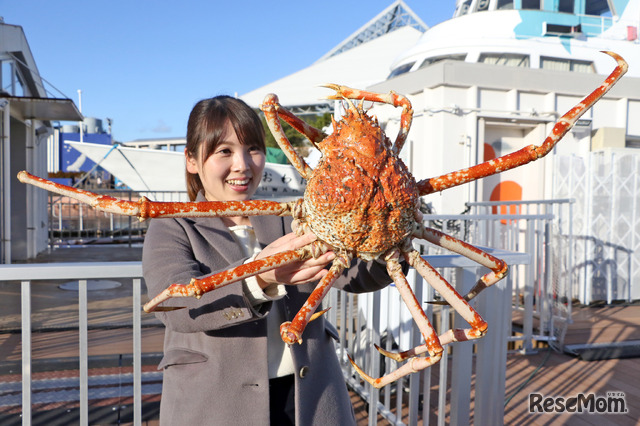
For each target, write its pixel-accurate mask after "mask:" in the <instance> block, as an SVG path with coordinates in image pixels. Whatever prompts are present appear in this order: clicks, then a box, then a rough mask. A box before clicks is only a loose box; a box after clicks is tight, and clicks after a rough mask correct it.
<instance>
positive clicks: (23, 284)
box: [0, 262, 142, 425]
mask: <svg viewBox="0 0 640 426" xmlns="http://www.w3.org/2000/svg"><path fill="white" fill-rule="evenodd" d="M106 278H126V279H131V282H132V289H133V306H132V316H133V347H132V353H133V406H134V410H133V418H134V424H136V425H140V424H141V423H142V412H141V407H142V370H141V365H142V364H141V359H142V338H141V306H142V303H141V282H142V265H141V263H140V262H86V263H46V264H25V265H1V266H0V282H11V281H19V285H20V305H21V344H22V389H21V395H22V424H23V425H30V424H31V419H32V410H31V405H32V357H31V347H32V346H31V343H32V339H31V331H32V322H31V301H32V300H31V285H32V282H33V281H51V280H74V279H75V280H79V284H78V302H79V303H78V305H79V308H78V317H79V322H78V331H79V342H78V348H79V376H80V377H79V403H80V423H79V424H81V425H86V424H88V419H89V349H88V309H87V306H88V303H87V280H91V279H106ZM16 285H17V284H16ZM54 285H55V284H54Z"/></svg>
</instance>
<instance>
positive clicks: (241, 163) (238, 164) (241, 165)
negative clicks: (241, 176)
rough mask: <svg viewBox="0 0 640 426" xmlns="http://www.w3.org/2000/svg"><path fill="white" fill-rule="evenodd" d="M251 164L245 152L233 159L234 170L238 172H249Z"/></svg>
mask: <svg viewBox="0 0 640 426" xmlns="http://www.w3.org/2000/svg"><path fill="white" fill-rule="evenodd" d="M248 164H249V158H248V155H247V154H246V153H244V152H241V153H240V152H239V153H237V155H235V156H234V159H233V168H234V169H235V170H236V171H244V170H247V168H248Z"/></svg>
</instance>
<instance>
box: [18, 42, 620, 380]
mask: <svg viewBox="0 0 640 426" xmlns="http://www.w3.org/2000/svg"><path fill="white" fill-rule="evenodd" d="M605 53H607V54H608V55H610V56H612V57H613V58H614V59H615V60H616V61H617V67H616V68H615V69H614V71H613V72H612V73H611V74H610V75H609V76H608V77H607V78H606V80H605V81H604V82H603V83H602V84H601V85H600V86H599V87H598V88H597V89H596V90H594V91H593V92H592V93H591V94H589V95H588V96H587V97H586V98H584V99H583V100H582V102H580V103H579V104H578V105H576V106H575V107H574V108H572V109H571V110H570V111H569V112H567V113H566V114H565V115H563V116H562V117H561V118H560V119H559V120H558V121H557V123H556V124H555V126H554V127H553V130H552V132H551V134H550V135H549V136H548V137H547V138H546V139H545V141H544V143H543V144H542V145H540V146H536V145H531V146H528V147H525V148H522V149H520V150H518V151H516V152H513V153H511V154H508V155H505V156H503V157H500V158H496V159H493V160H491V161H488V162H485V163H482V164H478V165H476V166H473V167H470V168H467V169H463V170H459V171H456V172H452V173H448V174H445V175H442V176H437V177H434V178H430V179H423V180H420V181H416V180H415V179H414V177H413V176H412V174H411V173H410V172H409V170H408V169H407V167H406V166H405V164H404V163H403V162H402V160H400V158H399V157H398V154H399V153H400V151H401V150H402V146H403V144H404V142H405V140H406V138H407V135H408V133H409V129H410V127H411V121H412V117H413V110H412V107H411V103H410V102H409V100H408V99H407V98H406V97H405V96H402V95H399V94H396V93H394V92H390V93H388V94H380V93H373V92H369V91H364V90H357V89H352V88H349V87H346V86H341V85H337V84H328V85H326V86H325V87H327V88H329V89H332V90H333V91H334V92H335V93H334V94H333V95H330V96H328V97H327V99H334V100H343V101H344V102H346V105H347V109H346V112H345V114H344V116H343V117H342V119H341V120H340V121H338V122H336V121H335V120H333V123H332V124H333V129H334V130H333V132H332V133H331V134H330V135H326V134H325V133H323V132H322V131H320V130H318V129H315V128H313V127H311V126H309V125H307V124H306V123H305V122H303V121H302V120H300V119H299V118H297V117H296V116H295V115H293V114H292V113H291V112H290V111H288V110H287V109H286V108H284V107H282V106H281V105H280V103H279V101H278V97H277V96H276V95H274V94H270V95H267V97H266V98H265V100H264V102H263V104H262V106H261V109H262V111H263V112H264V114H265V116H266V119H267V123H268V125H269V128H270V130H271V132H272V133H273V135H274V136H275V138H276V140H277V142H278V144H279V145H280V147H281V148H282V149H283V151H284V152H285V154H286V155H287V157H288V159H289V161H290V162H291V164H293V166H294V167H295V168H296V169H297V171H298V172H299V173H300V174H301V176H302V177H304V178H305V179H306V180H307V182H308V184H307V187H306V190H305V194H304V197H303V198H302V199H299V200H297V201H293V202H275V201H260V200H248V201H229V202H214V201H210V202H186V203H164V202H152V201H149V200H147V199H146V198H144V197H143V198H142V199H141V200H140V201H139V202H130V201H124V200H119V199H115V198H113V197H109V196H101V195H97V194H93V193H91V192H88V191H84V190H80V189H75V188H70V187H66V186H64V185H60V184H57V183H54V182H51V181H48V180H46V179H42V178H38V177H36V176H33V175H30V174H29V173H27V172H26V171H23V172H20V173H19V174H18V178H19V180H20V181H22V182H25V183H29V184H32V185H35V186H38V187H41V188H44V189H47V190H49V191H52V192H56V193H58V194H62V195H66V196H69V197H73V198H75V199H78V200H79V201H81V202H84V203H87V204H90V205H92V206H93V207H95V208H96V209H98V210H102V211H106V212H111V213H116V214H123V215H132V216H137V217H139V218H140V220H144V219H147V218H161V217H190V216H191V217H193V216H217V217H224V216H250V215H280V216H285V215H290V216H293V218H294V219H295V220H296V221H297V223H299V226H298V227H297V229H296V232H297V233H298V234H302V233H304V232H313V233H314V234H315V235H316V236H317V241H314V242H313V243H311V244H309V245H307V246H305V247H302V248H299V249H297V250H290V251H285V252H281V253H278V254H275V255H273V256H270V257H267V258H264V259H260V260H256V261H253V262H250V263H247V264H244V265H241V266H238V267H236V268H233V269H230V270H227V271H224V272H221V273H217V274H214V275H211V276H209V277H205V278H203V279H200V280H199V279H192V280H191V282H190V283H189V284H186V285H183V284H173V285H171V286H169V287H168V288H167V289H166V290H164V291H163V292H162V293H160V294H159V295H157V296H155V297H154V298H153V299H151V300H150V301H149V302H148V303H147V304H145V305H144V310H145V311H147V312H152V311H159V310H172V309H176V308H171V307H162V306H160V305H161V304H162V302H164V301H166V300H168V299H169V298H174V297H197V298H199V297H201V296H202V295H203V294H204V293H206V292H209V291H214V290H215V289H217V288H220V287H223V286H225V285H227V284H230V283H232V282H236V281H239V280H242V279H244V278H247V277H249V276H252V275H255V274H258V273H261V272H264V271H267V270H271V269H274V268H278V267H280V266H283V265H286V264H289V263H291V262H295V261H299V260H303V259H308V258H310V257H311V256H314V257H317V256H319V255H320V254H321V253H324V252H326V251H327V250H333V251H334V252H335V254H336V257H335V259H334V260H333V262H332V264H331V266H330V268H329V272H328V274H327V275H326V276H325V277H324V278H323V279H322V280H320V282H319V283H318V284H317V286H316V288H315V289H314V291H313V292H312V293H311V295H310V296H309V298H308V299H307V301H306V303H305V304H304V305H303V306H302V308H301V309H300V311H299V312H298V313H297V314H296V316H295V317H294V318H293V319H292V320H291V321H288V322H285V323H283V324H282V325H281V327H280V334H281V337H282V339H283V340H284V341H285V342H286V343H288V344H290V345H291V344H294V343H301V342H302V335H303V331H304V329H305V327H306V325H307V324H308V322H309V321H311V320H313V319H315V317H316V316H317V315H318V314H321V313H322V311H321V312H319V313H316V310H317V308H318V307H319V306H320V303H321V301H322V299H323V298H324V297H325V295H326V294H327V292H328V291H329V289H330V288H331V286H332V284H333V283H334V281H335V280H336V278H337V277H338V276H339V275H340V274H341V273H342V271H343V270H344V269H345V268H348V267H349V265H350V264H351V261H352V260H353V259H354V258H360V259H362V260H364V261H376V260H377V261H380V262H384V263H385V264H386V268H387V271H388V273H389V276H390V277H391V279H392V280H393V282H394V283H395V286H396V288H397V289H398V291H399V292H400V295H401V297H402V299H403V301H404V303H405V305H406V306H407V308H408V309H409V311H410V312H411V315H412V316H413V319H414V320H415V322H416V324H417V327H418V328H419V330H420V332H421V334H422V336H423V338H424V343H423V344H421V345H419V346H417V347H415V348H413V349H410V350H407V351H404V352H388V351H386V350H383V349H381V348H378V350H379V351H380V352H381V353H382V354H383V355H384V356H387V357H391V358H393V359H395V360H397V361H407V362H405V363H404V364H401V365H400V367H398V368H397V369H396V370H394V371H392V372H389V373H388V374H385V375H383V376H382V377H379V378H373V377H370V376H369V375H367V374H366V373H365V372H364V371H362V369H361V368H359V367H358V366H357V365H356V364H355V363H354V361H353V360H352V359H351V358H349V359H350V361H351V363H352V364H353V365H354V368H355V369H356V371H357V372H358V373H359V374H360V375H361V376H362V378H363V379H364V380H366V381H367V382H369V383H371V384H372V385H373V386H374V387H377V388H380V387H383V386H385V385H387V384H389V383H391V382H394V381H395V380H397V379H399V378H400V377H403V376H405V375H408V374H410V373H413V372H418V371H421V370H423V369H425V368H427V367H429V366H431V365H433V364H435V363H437V362H438V361H439V360H440V359H441V358H442V356H443V351H444V349H443V346H444V345H447V344H449V343H451V342H458V341H466V340H474V339H478V338H481V337H482V336H484V335H485V333H486V332H487V323H486V322H485V321H484V320H483V319H482V317H481V316H480V314H479V313H478V312H476V310H475V309H474V308H473V307H472V306H471V305H470V303H469V302H470V301H471V300H472V299H473V298H474V297H475V296H477V295H478V293H480V292H481V291H482V290H484V289H486V288H487V287H490V286H492V285H493V284H495V283H496V282H498V281H499V280H501V279H502V278H503V277H505V276H506V274H507V271H508V266H507V264H506V263H505V262H504V261H502V260H500V259H498V258H496V257H494V256H492V255H491V254H489V253H487V252H485V251H483V250H481V249H479V248H476V247H474V246H472V245H470V244H468V243H466V242H464V241H461V240H459V239H456V238H454V237H452V236H449V235H446V234H444V233H442V232H440V231H438V230H436V229H432V228H429V227H426V226H425V225H424V224H423V223H422V215H421V213H420V210H419V206H420V197H421V196H424V195H427V194H431V193H434V192H439V191H443V190H445V189H448V188H451V187H454V186H458V185H462V184H464V183H467V182H470V181H473V180H476V179H480V178H483V177H486V176H489V175H493V174H496V173H500V172H503V171H505V170H509V169H512V168H515V167H518V166H521V165H524V164H526V163H529V162H531V161H535V160H537V159H539V158H541V157H543V156H545V155H546V154H548V153H549V152H550V151H551V150H552V148H553V147H554V146H555V144H556V143H558V141H560V139H562V137H563V136H564V135H565V134H566V133H567V132H568V131H569V130H570V129H571V127H572V126H573V125H574V123H575V122H576V121H577V120H578V118H579V117H580V116H581V115H582V114H584V113H585V111H587V110H588V109H589V108H590V107H591V106H593V105H594V104H595V103H596V102H597V101H598V100H599V99H600V98H601V97H602V96H603V95H604V94H605V93H606V92H607V91H608V90H609V89H610V88H611V87H612V86H613V85H614V84H615V83H616V82H617V81H618V79H620V77H621V76H622V75H623V74H624V73H625V72H626V69H627V64H626V62H625V61H624V60H623V59H622V58H621V57H620V56H618V55H617V54H615V53H612V52H605ZM352 100H357V101H359V102H355V103H354V102H352ZM364 101H369V102H377V103H384V104H390V105H393V106H394V107H398V108H402V113H401V121H400V130H399V132H398V135H397V136H396V138H395V141H394V142H393V143H392V142H391V141H390V139H389V138H388V137H387V136H386V135H385V134H384V132H383V131H382V129H381V128H380V126H379V125H378V122H377V119H376V118H374V117H371V116H370V115H368V114H367V113H366V112H365V111H364V109H363V104H364ZM280 119H283V120H284V121H286V122H287V123H289V124H290V125H291V126H292V127H294V128H295V129H296V130H297V131H299V132H300V133H301V134H303V135H304V136H306V137H307V138H308V139H309V140H310V141H311V143H312V144H313V145H314V146H315V147H316V148H318V149H319V150H320V151H321V152H322V159H321V161H320V163H319V164H318V166H317V167H316V168H315V169H311V167H309V165H308V164H306V163H305V161H304V160H303V159H302V158H301V157H300V156H299V155H298V154H297V153H296V152H295V151H294V149H293V147H292V145H291V143H290V142H289V140H288V139H287V137H286V136H285V134H284V131H283V129H282V126H281V121H280ZM413 239H424V240H427V241H429V242H430V243H432V244H435V245H436V246H439V247H442V248H444V249H447V250H449V251H452V252H454V253H458V254H460V255H462V256H465V257H467V258H469V259H472V260H473V261H475V262H477V263H478V264H480V265H482V266H484V267H487V268H488V269H489V272H487V273H486V274H484V275H483V276H482V277H481V278H480V279H479V280H478V282H477V283H476V284H475V286H474V287H473V288H472V289H471V290H470V292H469V293H467V294H466V295H465V296H461V295H460V294H459V293H458V292H457V291H456V290H455V289H454V288H453V287H452V286H451V285H450V284H449V283H448V282H447V281H446V280H445V279H444V278H443V277H442V276H441V275H440V274H439V273H438V271H436V269H434V268H433V267H432V266H431V265H430V264H429V262H427V261H426V260H425V259H423V258H422V257H421V256H420V254H419V253H418V252H417V251H416V250H415V249H413V247H412V240H413ZM402 261H404V262H406V263H407V264H408V265H409V266H411V267H413V268H415V269H416V270H417V272H418V273H420V275H422V277H424V279H425V280H426V282H427V283H429V284H430V285H431V286H432V287H433V288H434V289H435V290H436V291H437V292H438V293H439V294H440V295H441V296H442V298H443V299H444V300H445V301H446V303H448V304H449V305H451V307H453V309H455V310H456V311H457V312H458V313H459V314H460V316H461V317H462V318H463V319H464V320H465V321H466V322H467V323H468V324H469V326H470V327H469V328H462V329H451V330H448V331H447V332H445V333H444V334H442V335H438V334H437V332H436V330H435V329H434V327H433V325H432V324H431V323H430V321H429V319H428V318H427V316H426V314H425V312H424V310H423V309H422V307H421V305H420V302H419V301H418V300H417V299H416V297H415V295H414V293H413V291H412V290H411V287H410V286H409V284H408V282H407V279H406V277H405V275H404V273H403V271H402V265H401V262H402ZM425 353H428V356H426V355H425V356H421V355H423V354H425Z"/></svg>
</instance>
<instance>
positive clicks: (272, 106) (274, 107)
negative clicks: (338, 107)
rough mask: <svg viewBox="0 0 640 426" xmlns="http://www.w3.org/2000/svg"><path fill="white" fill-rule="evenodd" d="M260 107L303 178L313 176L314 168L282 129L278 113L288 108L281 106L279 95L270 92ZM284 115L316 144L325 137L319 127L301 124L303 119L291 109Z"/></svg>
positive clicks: (270, 128) (281, 145) (286, 153)
mask: <svg viewBox="0 0 640 426" xmlns="http://www.w3.org/2000/svg"><path fill="white" fill-rule="evenodd" d="M260 109H261V110H262V112H264V115H265V118H266V119H267V125H268V126H269V130H271V133H272V134H273V137H274V138H275V139H276V142H278V145H279V146H280V148H282V151H283V152H284V153H285V155H286V156H287V158H288V159H289V161H290V162H291V164H292V165H293V167H295V168H296V170H297V171H298V173H300V175H301V176H302V177H303V178H305V179H309V178H310V177H311V173H312V172H313V170H312V169H311V167H309V165H308V164H307V163H306V162H305V161H304V160H303V159H302V157H300V155H298V153H297V152H295V151H294V149H293V146H292V145H291V142H290V141H289V139H287V136H286V135H285V134H284V130H283V129H282V125H281V124H280V120H279V118H278V117H279V115H278V114H279V113H282V112H283V110H284V111H286V110H285V109H284V108H283V107H282V106H280V104H279V102H278V97H277V96H276V95H274V94H273V93H271V94H268V95H267V96H266V97H265V98H264V101H263V102H262V105H260ZM287 113H288V114H287ZM283 115H284V116H285V121H287V122H288V123H289V124H291V122H293V123H294V124H292V125H293V127H294V128H295V129H296V130H298V131H300V132H301V133H302V134H304V135H305V136H307V137H308V138H309V140H311V141H312V142H313V143H314V145H315V143H316V142H319V141H320V140H322V139H323V137H321V135H322V132H320V131H319V130H317V129H314V128H313V127H311V126H308V125H306V123H305V125H304V126H303V125H301V124H300V121H302V120H299V119H298V118H297V117H295V116H294V115H293V114H291V113H289V111H286V113H284V114H283ZM290 121H291V122H290ZM300 128H302V131H301V130H300ZM311 129H313V130H311ZM305 132H306V133H305ZM317 132H320V134H318V133H317Z"/></svg>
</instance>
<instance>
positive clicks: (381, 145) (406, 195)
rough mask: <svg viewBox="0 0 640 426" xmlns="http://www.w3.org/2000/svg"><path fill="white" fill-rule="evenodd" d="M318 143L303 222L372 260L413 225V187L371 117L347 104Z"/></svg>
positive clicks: (332, 241)
mask: <svg viewBox="0 0 640 426" xmlns="http://www.w3.org/2000/svg"><path fill="white" fill-rule="evenodd" d="M334 129H335V130H334V132H333V133H332V134H331V135H330V136H328V137H327V138H326V139H325V140H323V141H322V142H320V144H319V148H320V150H321V151H322V154H323V157H322V160H321V161H320V163H319V164H318V166H317V167H316V168H315V169H314V171H313V175H312V176H311V178H310V179H309V181H308V184H307V188H306V191H305V197H304V209H305V214H306V220H305V221H306V222H307V224H308V225H309V227H310V228H311V230H312V231H313V232H314V233H315V234H316V235H317V236H318V238H319V239H321V240H323V241H325V242H327V243H329V244H330V245H332V246H334V247H335V248H337V249H338V250H341V251H345V252H348V253H351V254H352V255H354V256H358V257H360V258H362V259H365V260H373V259H376V258H378V257H379V256H380V255H381V254H383V253H385V252H386V251H387V250H389V249H390V248H392V247H394V246H398V245H399V244H400V243H402V242H403V241H404V240H405V239H406V238H407V236H408V235H409V234H410V233H411V231H412V230H413V226H414V220H415V219H414V218H415V211H416V206H417V205H418V197H419V196H418V191H417V187H416V182H415V179H414V178H413V176H412V175H411V173H409V170H408V169H407V167H406V166H405V164H404V163H403V162H402V160H400V159H399V158H398V157H397V156H396V155H395V154H394V153H393V152H392V151H391V143H390V141H389V139H388V138H387V137H386V135H385V134H384V132H383V131H382V129H381V128H380V127H379V126H378V123H377V120H376V119H375V118H371V117H369V116H367V115H366V114H365V113H364V112H363V111H362V109H361V108H360V107H358V108H355V107H353V106H352V107H351V108H350V109H349V110H348V111H347V113H346V115H345V116H344V118H343V119H342V120H341V121H340V122H338V123H334Z"/></svg>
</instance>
